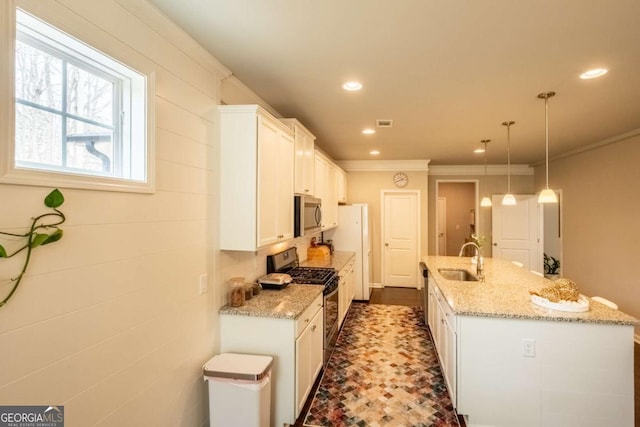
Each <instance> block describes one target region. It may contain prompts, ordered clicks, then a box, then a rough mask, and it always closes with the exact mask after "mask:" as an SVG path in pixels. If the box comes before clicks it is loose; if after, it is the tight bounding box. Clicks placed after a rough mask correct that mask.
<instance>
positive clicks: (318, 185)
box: [313, 155, 327, 222]
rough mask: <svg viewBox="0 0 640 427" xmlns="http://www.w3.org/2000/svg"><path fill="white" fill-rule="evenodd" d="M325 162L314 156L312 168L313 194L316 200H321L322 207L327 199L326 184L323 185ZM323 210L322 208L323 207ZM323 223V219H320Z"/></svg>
mask: <svg viewBox="0 0 640 427" xmlns="http://www.w3.org/2000/svg"><path fill="white" fill-rule="evenodd" d="M326 164H327V161H326V160H324V159H323V158H322V157H320V156H318V155H314V167H313V176H314V179H313V187H314V188H313V190H314V194H315V196H316V197H317V198H318V199H321V200H322V204H323V205H324V203H325V200H326V198H327V196H326V194H325V189H326V183H325V179H326V178H325V168H326ZM323 209H324V206H323ZM322 222H324V218H323V219H322Z"/></svg>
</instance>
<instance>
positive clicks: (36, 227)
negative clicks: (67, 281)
mask: <svg viewBox="0 0 640 427" xmlns="http://www.w3.org/2000/svg"><path fill="white" fill-rule="evenodd" d="M63 203H64V196H63V195H62V193H61V192H60V190H58V189H57V188H56V189H55V190H53V191H52V192H51V193H49V194H48V195H47V197H45V198H44V204H45V206H46V207H48V208H51V209H52V210H53V212H48V213H44V214H42V215H39V216H37V217H35V218H31V219H32V222H31V227H30V229H29V231H28V232H27V233H24V234H15V233H7V232H4V231H0V234H1V235H5V236H10V237H24V238H26V239H27V243H26V244H25V245H24V246H22V247H20V248H18V249H17V250H15V251H14V252H12V253H7V251H6V249H5V248H4V246H2V245H0V258H11V257H13V256H15V255H17V254H19V253H21V252H22V251H24V250H26V251H27V256H26V257H25V260H24V265H23V266H22V271H21V272H20V274H19V275H18V276H17V277H15V278H12V279H11V282H13V288H12V289H11V292H9V295H7V297H6V298H5V299H3V300H2V301H1V302H0V307H2V306H3V305H5V304H6V303H7V301H9V299H10V298H11V297H12V296H13V294H14V293H15V292H16V289H18V286H19V285H20V282H21V281H22V278H23V277H24V275H25V273H26V272H27V267H28V266H29V261H30V260H31V252H32V251H33V250H34V249H35V248H37V247H38V246H43V245H48V244H49V243H54V242H57V241H58V240H60V239H62V229H61V228H60V227H58V226H59V225H61V224H62V223H63V222H65V221H66V218H65V216H64V214H63V213H62V212H60V211H59V210H58V209H57V208H59V207H60V206H61V205H62V204H63ZM53 218H55V219H53ZM45 219H46V220H47V221H48V222H45ZM48 230H53V231H52V232H49V233H47V232H45V231H48Z"/></svg>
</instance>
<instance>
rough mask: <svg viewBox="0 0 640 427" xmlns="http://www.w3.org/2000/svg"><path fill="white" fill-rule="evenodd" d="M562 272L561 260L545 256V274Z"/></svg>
mask: <svg viewBox="0 0 640 427" xmlns="http://www.w3.org/2000/svg"><path fill="white" fill-rule="evenodd" d="M559 270H560V260H558V259H556V258H554V257H552V256H549V255H547V254H544V274H558V271H559Z"/></svg>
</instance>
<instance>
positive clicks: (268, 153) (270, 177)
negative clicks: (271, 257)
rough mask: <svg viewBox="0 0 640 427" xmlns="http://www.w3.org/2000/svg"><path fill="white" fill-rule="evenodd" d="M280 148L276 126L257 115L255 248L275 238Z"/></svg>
mask: <svg viewBox="0 0 640 427" xmlns="http://www.w3.org/2000/svg"><path fill="white" fill-rule="evenodd" d="M280 150H281V149H280V131H279V129H278V128H277V127H276V126H275V125H274V124H273V123H271V121H270V120H267V119H265V118H263V117H261V116H258V162H257V163H258V195H257V196H258V212H257V216H258V218H257V219H258V239H257V246H258V247H260V246H265V245H269V244H271V243H275V242H277V241H278V209H277V205H278V203H280V202H281V200H280V199H279V198H275V199H274V195H277V194H278V193H277V192H276V189H277V188H278V185H279V181H280V180H283V178H282V176H281V172H280V171H279V170H278V168H279V166H280V165H279V161H280V159H279V158H278V155H279V153H280ZM285 163H286V160H285ZM276 197H277V196H276ZM226 209H230V207H229V206H227V207H226ZM292 211H293V208H292Z"/></svg>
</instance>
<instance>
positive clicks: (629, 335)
mask: <svg viewBox="0 0 640 427" xmlns="http://www.w3.org/2000/svg"><path fill="white" fill-rule="evenodd" d="M424 262H425V263H426V264H427V268H428V270H429V289H428V292H429V296H430V300H429V307H428V313H429V326H430V329H431V333H432V335H433V337H434V341H435V343H436V348H437V350H438V354H439V356H440V360H441V364H442V365H443V373H444V374H445V379H446V381H447V385H448V386H449V390H450V394H451V395H452V396H451V397H452V401H453V402H454V405H455V406H456V410H457V412H458V414H460V415H464V416H465V418H466V420H467V425H468V426H494V427H498V426H515V425H517V426H563V427H564V426H574V425H575V426H581V427H583V426H603V425H615V426H633V422H634V417H633V412H634V399H633V393H634V387H633V379H634V376H633V345H634V342H633V339H634V326H636V325H638V324H639V322H638V320H637V319H635V318H633V317H631V316H628V315H626V314H624V313H622V312H620V311H618V310H613V309H611V308H609V307H607V306H605V305H603V304H600V303H598V302H595V301H590V306H589V310H588V311H586V312H579V313H578V312H564V311H556V310H551V309H548V308H543V307H540V306H537V305H535V304H533V303H532V302H531V298H530V294H529V291H540V289H542V288H543V287H545V286H548V285H550V284H551V281H549V280H547V279H545V278H542V277H539V276H537V275H535V274H533V273H531V272H530V271H527V270H525V269H523V268H520V267H517V266H515V265H514V264H512V263H511V262H508V261H504V260H498V259H490V258H488V259H485V265H484V267H485V268H484V273H485V280H484V281H477V282H476V281H458V280H447V279H445V278H444V277H443V275H442V274H440V272H439V269H462V270H467V271H468V272H469V273H471V274H475V273H476V266H475V265H474V264H471V259H470V258H458V257H436V256H429V257H425V258H424ZM579 285H580V284H578V287H579Z"/></svg>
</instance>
